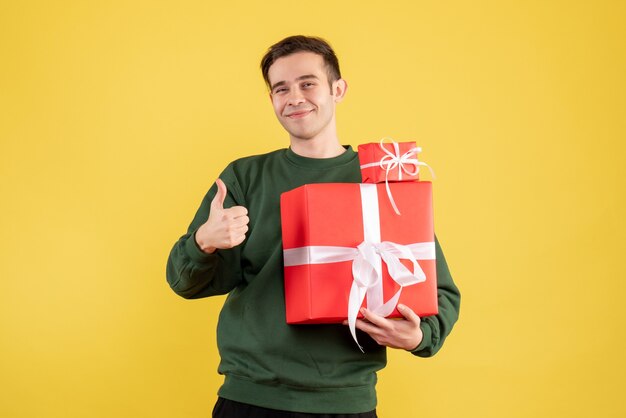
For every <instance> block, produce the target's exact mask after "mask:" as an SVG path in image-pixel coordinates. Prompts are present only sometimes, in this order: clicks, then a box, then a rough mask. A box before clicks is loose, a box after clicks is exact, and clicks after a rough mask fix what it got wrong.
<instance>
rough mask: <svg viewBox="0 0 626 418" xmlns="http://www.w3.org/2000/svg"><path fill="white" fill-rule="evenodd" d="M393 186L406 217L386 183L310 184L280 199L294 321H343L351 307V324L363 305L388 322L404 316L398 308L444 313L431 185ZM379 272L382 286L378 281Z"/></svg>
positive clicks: (287, 299)
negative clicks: (440, 307)
mask: <svg viewBox="0 0 626 418" xmlns="http://www.w3.org/2000/svg"><path fill="white" fill-rule="evenodd" d="M389 187H390V188H391V192H392V193H393V195H394V197H395V200H396V201H397V203H398V205H399V206H401V207H402V215H397V214H395V213H394V210H393V208H392V206H391V204H390V202H389V199H388V196H387V193H386V189H385V184H357V183H323V184H308V185H305V186H301V187H298V188H296V189H294V190H291V191H289V192H286V193H283V194H282V195H281V205H280V206H281V223H282V237H283V251H284V259H285V260H284V261H285V267H284V272H285V303H286V313H287V323H290V324H300V323H340V322H342V321H344V320H345V319H346V318H348V316H349V315H348V309H349V305H352V307H351V309H352V316H353V318H352V320H351V322H354V319H355V318H356V313H357V312H358V308H359V307H360V306H366V307H368V308H369V309H372V308H373V309H374V311H375V312H378V313H379V314H381V315H383V316H388V317H401V316H402V315H401V314H400V313H399V312H398V310H397V309H396V308H395V306H396V304H397V303H403V304H405V305H407V306H409V307H410V308H411V309H413V310H414V311H415V312H416V313H417V314H418V315H419V316H428V315H434V314H436V313H437V279H436V263H435V243H434V232H433V213H432V188H431V183H430V182H405V183H390V184H389ZM383 259H385V261H383ZM411 259H412V260H411ZM413 263H415V265H414V264H413ZM369 266H372V267H369ZM376 270H378V271H379V273H380V274H382V280H373V279H372V278H375V277H377V275H376V273H374V272H375V271H376ZM390 271H392V273H393V275H394V276H396V279H394V278H392V275H391V274H390ZM407 273H410V274H408V276H410V277H409V278H408V279H407ZM400 276H402V277H400ZM397 277H400V279H399V280H397ZM364 278H365V279H364ZM368 280H369V282H368ZM396 281H398V282H400V283H402V284H404V286H400V285H399V284H398V283H397V282H396ZM363 282H366V283H365V284H364V283H363ZM414 283H416V284H414ZM401 287H402V291H401V292H400V294H399V295H398V291H399V290H400V288H401ZM398 296H399V299H397V300H394V297H398ZM385 302H387V303H385ZM355 303H356V306H355ZM381 305H383V306H381ZM353 335H354V334H353Z"/></svg>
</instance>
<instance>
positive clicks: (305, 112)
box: [287, 109, 313, 119]
mask: <svg viewBox="0 0 626 418" xmlns="http://www.w3.org/2000/svg"><path fill="white" fill-rule="evenodd" d="M312 111H313V109H310V110H302V111H298V112H293V113H290V114H288V115H287V117H288V118H292V119H298V118H303V117H305V116H306V115H308V114H309V113H311V112H312Z"/></svg>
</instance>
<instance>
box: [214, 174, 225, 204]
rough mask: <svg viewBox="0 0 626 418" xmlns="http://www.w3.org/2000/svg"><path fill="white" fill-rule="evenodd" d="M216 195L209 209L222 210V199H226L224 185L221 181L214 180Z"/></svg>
mask: <svg viewBox="0 0 626 418" xmlns="http://www.w3.org/2000/svg"><path fill="white" fill-rule="evenodd" d="M215 184H216V185H217V193H216V194H215V197H214V198H213V200H212V201H211V209H224V199H226V192H227V190H226V185H225V184H224V182H223V181H222V180H221V179H217V180H215Z"/></svg>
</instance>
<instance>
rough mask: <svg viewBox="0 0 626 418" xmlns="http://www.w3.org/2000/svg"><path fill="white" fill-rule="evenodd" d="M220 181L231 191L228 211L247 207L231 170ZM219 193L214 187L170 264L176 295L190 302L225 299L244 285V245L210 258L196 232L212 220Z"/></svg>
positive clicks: (226, 202) (170, 279)
mask: <svg viewBox="0 0 626 418" xmlns="http://www.w3.org/2000/svg"><path fill="white" fill-rule="evenodd" d="M220 178H221V179H222V180H223V181H224V183H225V184H226V188H227V189H228V193H227V196H226V199H225V200H224V207H232V206H236V205H242V206H245V202H244V201H243V193H242V192H241V189H240V188H239V185H238V183H237V181H236V178H235V176H234V175H233V171H232V169H231V166H229V167H227V169H226V170H224V172H223V173H222V174H221V175H220ZM216 193H217V186H216V185H215V184H213V185H212V186H211V188H210V189H209V191H208V192H207V194H206V195H205V196H204V199H203V200H202V203H201V204H200V208H199V209H198V211H197V212H196V215H195V217H194V219H193V221H192V222H191V224H190V225H189V228H188V229H187V233H186V234H185V235H183V236H182V237H180V239H179V240H178V241H177V242H176V243H175V244H174V247H173V248H172V250H171V252H170V255H169V258H168V260H167V268H166V277H167V282H168V284H169V285H170V287H171V288H172V290H173V291H174V292H175V293H176V294H178V295H180V296H182V297H184V298H186V299H198V298H203V297H207V296H214V295H223V294H226V293H228V292H230V291H231V290H232V289H234V288H235V287H236V286H237V285H238V284H239V283H241V281H242V274H241V267H240V266H241V262H240V257H241V245H239V246H237V247H234V248H231V249H228V250H216V251H215V252H214V253H212V254H207V253H205V252H203V251H202V250H201V249H200V247H198V244H197V243H196V239H195V234H196V231H197V230H198V228H199V227H200V226H201V225H202V224H203V223H204V222H206V220H207V219H208V218H209V212H210V207H211V201H212V200H213V198H214V197H215V194H216Z"/></svg>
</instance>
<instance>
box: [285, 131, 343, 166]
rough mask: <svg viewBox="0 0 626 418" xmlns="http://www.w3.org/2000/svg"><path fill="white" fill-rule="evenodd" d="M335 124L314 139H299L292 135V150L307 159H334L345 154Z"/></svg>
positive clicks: (290, 140) (290, 138)
mask: <svg viewBox="0 0 626 418" xmlns="http://www.w3.org/2000/svg"><path fill="white" fill-rule="evenodd" d="M333 128H334V124H333V125H331V126H329V129H326V130H325V131H324V132H320V133H319V134H318V135H317V136H315V137H313V138H298V137H295V136H293V135H290V137H289V142H290V145H291V150H292V151H293V152H295V153H296V154H298V155H300V156H302V157H307V158H333V157H337V156H338V155H341V154H343V153H344V152H345V151H346V149H345V148H344V147H342V146H341V143H340V142H339V138H338V137H337V131H336V130H335V129H333Z"/></svg>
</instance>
